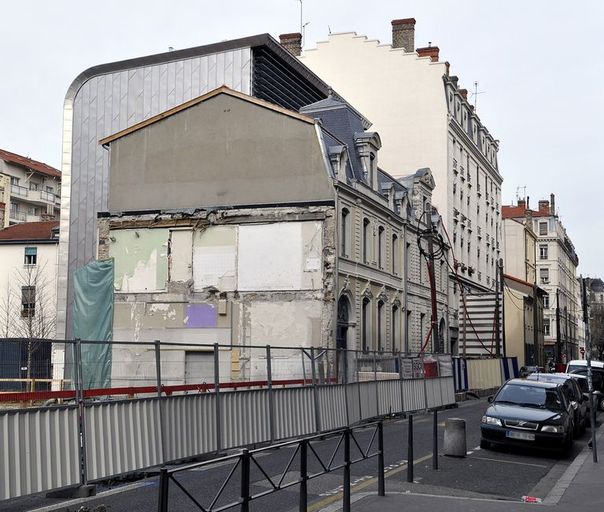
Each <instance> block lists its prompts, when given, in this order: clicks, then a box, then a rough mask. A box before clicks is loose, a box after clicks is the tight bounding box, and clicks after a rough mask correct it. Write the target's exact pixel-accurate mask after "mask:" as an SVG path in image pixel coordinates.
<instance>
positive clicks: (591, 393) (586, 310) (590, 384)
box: [581, 276, 598, 462]
mask: <svg viewBox="0 0 604 512" xmlns="http://www.w3.org/2000/svg"><path fill="white" fill-rule="evenodd" d="M588 282H589V280H588V279H583V276H581V287H582V288H583V289H582V292H583V293H582V299H583V323H584V324H585V344H586V345H587V346H586V351H587V389H588V390H589V413H590V419H589V421H590V425H591V428H590V430H591V452H592V456H593V461H594V462H598V449H597V447H596V407H597V403H596V402H595V400H594V384H593V378H592V377H593V375H592V370H591V333H590V331H589V307H588V304H587V285H588Z"/></svg>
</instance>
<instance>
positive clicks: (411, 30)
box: [392, 18, 415, 52]
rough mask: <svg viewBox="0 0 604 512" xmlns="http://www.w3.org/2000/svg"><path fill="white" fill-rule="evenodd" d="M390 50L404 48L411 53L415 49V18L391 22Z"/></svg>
mask: <svg viewBox="0 0 604 512" xmlns="http://www.w3.org/2000/svg"><path fill="white" fill-rule="evenodd" d="M392 48H404V49H405V52H412V51H413V48H415V18H404V19H400V20H392Z"/></svg>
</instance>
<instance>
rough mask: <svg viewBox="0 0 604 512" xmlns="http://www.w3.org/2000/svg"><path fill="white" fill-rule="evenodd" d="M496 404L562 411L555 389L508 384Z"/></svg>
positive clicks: (497, 397)
mask: <svg viewBox="0 0 604 512" xmlns="http://www.w3.org/2000/svg"><path fill="white" fill-rule="evenodd" d="M495 403H511V404H515V405H519V406H521V407H538V408H542V409H550V410H554V411H558V410H562V402H560V398H559V397H558V393H557V392H556V390H555V389H545V388H541V387H536V386H523V385H518V384H508V385H507V386H504V387H503V388H502V389H501V391H499V393H498V394H497V396H496V397H495Z"/></svg>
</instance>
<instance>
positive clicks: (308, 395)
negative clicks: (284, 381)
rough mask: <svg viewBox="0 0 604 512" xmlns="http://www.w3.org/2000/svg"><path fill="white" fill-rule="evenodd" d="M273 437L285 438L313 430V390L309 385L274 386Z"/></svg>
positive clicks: (309, 432) (312, 431)
mask: <svg viewBox="0 0 604 512" xmlns="http://www.w3.org/2000/svg"><path fill="white" fill-rule="evenodd" d="M273 400H274V403H275V437H276V438H277V439H287V438H289V437H296V436H303V435H307V434H312V433H314V432H315V409H314V402H313V390H312V388H309V387H303V388H302V387H299V388H279V389H277V388H275V389H273Z"/></svg>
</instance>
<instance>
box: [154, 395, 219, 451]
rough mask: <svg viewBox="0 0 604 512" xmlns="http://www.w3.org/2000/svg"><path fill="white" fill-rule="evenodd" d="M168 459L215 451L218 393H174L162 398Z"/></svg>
mask: <svg viewBox="0 0 604 512" xmlns="http://www.w3.org/2000/svg"><path fill="white" fill-rule="evenodd" d="M162 407H164V409H163V418H164V420H163V421H164V429H165V430H164V432H165V433H164V449H165V453H166V460H167V461H171V460H177V459H183V458H187V457H191V456H193V455H200V454H203V453H210V452H214V451H216V450H217V449H218V446H217V444H216V395H215V394H214V393H204V394H202V395H188V396H186V395H185V396H174V397H169V398H167V399H163V400H162Z"/></svg>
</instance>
